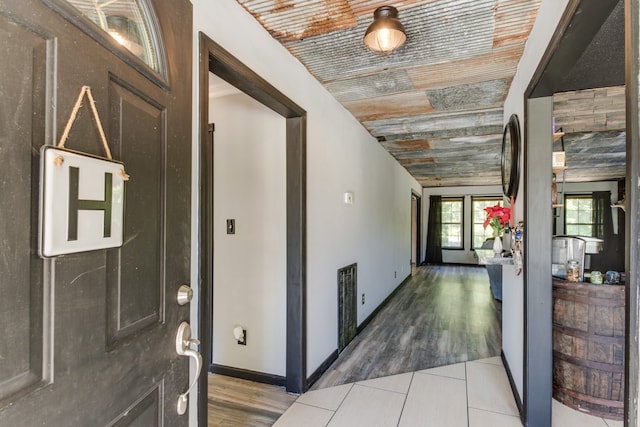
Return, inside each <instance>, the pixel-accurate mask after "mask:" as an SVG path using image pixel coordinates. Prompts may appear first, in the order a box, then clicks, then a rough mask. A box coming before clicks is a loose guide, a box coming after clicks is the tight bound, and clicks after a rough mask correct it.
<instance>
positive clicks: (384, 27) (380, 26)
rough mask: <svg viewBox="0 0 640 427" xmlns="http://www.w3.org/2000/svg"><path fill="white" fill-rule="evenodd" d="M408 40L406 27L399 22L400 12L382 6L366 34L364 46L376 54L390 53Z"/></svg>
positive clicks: (374, 14)
mask: <svg viewBox="0 0 640 427" xmlns="http://www.w3.org/2000/svg"><path fill="white" fill-rule="evenodd" d="M405 40H407V35H406V34H405V32H404V27H403V26H402V24H401V23H400V20H398V10H397V9H396V8H395V7H393V6H381V7H379V8H377V9H376V10H375V12H373V22H372V23H371V25H369V28H367V31H366V32H365V33H364V44H365V45H366V46H367V47H368V48H369V49H371V50H375V51H376V52H384V53H389V52H391V51H392V50H394V49H397V48H399V47H400V46H402V45H403V44H404V42H405Z"/></svg>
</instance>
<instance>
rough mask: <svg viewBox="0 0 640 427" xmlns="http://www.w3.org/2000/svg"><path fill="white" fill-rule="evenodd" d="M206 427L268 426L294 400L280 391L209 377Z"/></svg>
mask: <svg viewBox="0 0 640 427" xmlns="http://www.w3.org/2000/svg"><path fill="white" fill-rule="evenodd" d="M208 381H209V393H208V394H209V396H208V402H209V403H208V405H207V406H208V413H209V416H208V418H209V420H208V427H262V426H265V427H266V426H271V425H273V423H275V422H276V420H277V419H278V418H279V417H280V415H282V414H283V413H284V411H286V410H287V408H289V406H291V404H292V403H293V402H294V401H295V400H296V399H297V398H298V395H297V394H291V393H287V392H286V391H285V389H284V388H283V387H278V386H274V385H268V384H261V383H256V382H253V381H247V380H241V379H238V378H231V377H227V376H224V375H218V374H211V373H210V374H209V377H208Z"/></svg>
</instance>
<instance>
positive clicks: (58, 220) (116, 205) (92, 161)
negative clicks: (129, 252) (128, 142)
mask: <svg viewBox="0 0 640 427" xmlns="http://www.w3.org/2000/svg"><path fill="white" fill-rule="evenodd" d="M40 169H41V171H40V194H41V196H40V248H39V249H40V256H42V257H54V256H58V255H64V254H70V253H76V252H85V251H91V250H97V249H105V248H113V247H119V246H122V241H123V229H124V224H123V223H124V201H125V191H124V189H125V186H124V180H123V177H122V175H123V172H124V167H123V165H122V163H121V162H116V161H113V160H106V159H103V158H100V157H96V156H91V155H88V154H84V153H78V152H76V151H71V150H67V149H62V148H57V147H53V146H45V147H43V148H42V150H41V163H40Z"/></svg>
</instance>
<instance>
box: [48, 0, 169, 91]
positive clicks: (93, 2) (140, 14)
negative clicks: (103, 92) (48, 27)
mask: <svg viewBox="0 0 640 427" xmlns="http://www.w3.org/2000/svg"><path fill="white" fill-rule="evenodd" d="M45 3H48V4H49V5H50V6H51V7H53V8H54V9H55V10H57V11H58V12H60V13H61V14H62V15H63V16H65V17H66V18H67V19H69V20H70V21H71V22H72V23H74V24H75V25H77V26H78V27H80V28H81V29H82V30H84V31H85V32H86V33H87V34H88V35H89V36H91V37H92V38H94V39H95V40H96V41H98V42H99V43H101V44H102V45H104V46H105V47H107V48H108V49H109V50H111V51H113V52H114V53H116V54H117V55H118V56H119V57H120V58H122V59H123V60H125V61H127V62H129V63H130V64H131V65H133V66H134V67H135V68H137V69H138V70H139V71H140V72H142V73H143V74H145V75H147V76H148V77H149V78H151V79H152V80H154V81H156V82H157V83H158V84H160V85H161V86H166V83H167V82H166V80H167V72H166V70H167V67H166V59H165V55H164V48H163V45H162V37H161V35H160V26H159V25H158V20H157V18H156V15H155V12H154V10H153V6H152V5H151V2H150V1H149V0H45ZM143 64H145V65H146V66H147V67H148V68H147V67H145V66H144V65H143ZM145 68H147V69H146V70H145ZM149 71H151V72H149Z"/></svg>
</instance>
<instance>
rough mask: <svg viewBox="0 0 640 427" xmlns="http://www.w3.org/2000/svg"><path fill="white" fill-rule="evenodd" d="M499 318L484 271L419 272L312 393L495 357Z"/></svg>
mask: <svg viewBox="0 0 640 427" xmlns="http://www.w3.org/2000/svg"><path fill="white" fill-rule="evenodd" d="M500 314H501V303H500V302H499V301H496V300H494V299H493V297H492V296H491V292H490V289H489V278H488V276H487V272H486V270H485V269H484V268H483V267H476V266H442V265H440V266H426V267H419V268H418V269H417V271H416V274H415V275H413V276H412V277H411V278H410V279H409V280H408V281H407V282H406V283H404V284H403V285H402V286H401V287H400V288H399V289H398V290H397V292H396V293H395V295H393V296H392V298H391V299H390V300H389V301H388V303H387V304H386V305H385V306H384V307H382V309H381V310H380V312H379V313H378V314H377V315H376V316H375V317H374V318H373V319H372V320H371V322H370V323H369V324H368V325H367V326H366V327H365V328H364V330H362V331H361V332H360V334H358V335H357V336H356V337H355V338H354V339H353V341H351V343H350V344H349V345H348V346H347V347H346V348H345V349H344V351H343V352H342V353H340V355H339V357H338V359H337V360H336V361H335V362H334V363H333V364H332V365H331V367H330V368H329V369H328V370H327V371H326V372H325V373H324V374H323V375H322V377H320V379H319V380H318V381H317V382H316V383H315V384H313V386H312V389H313V390H317V389H320V388H325V387H330V386H335V385H339V384H345V383H349V382H355V381H363V380H368V379H373V378H378V377H384V376H389V375H395V374H400V373H404V372H412V371H419V370H422V369H427V368H433V367H436V366H443V365H451V364H454V363H458V362H466V361H468V360H476V359H485V358H488V357H493V356H499V355H500V349H501V323H500ZM363 361H366V363H363Z"/></svg>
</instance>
